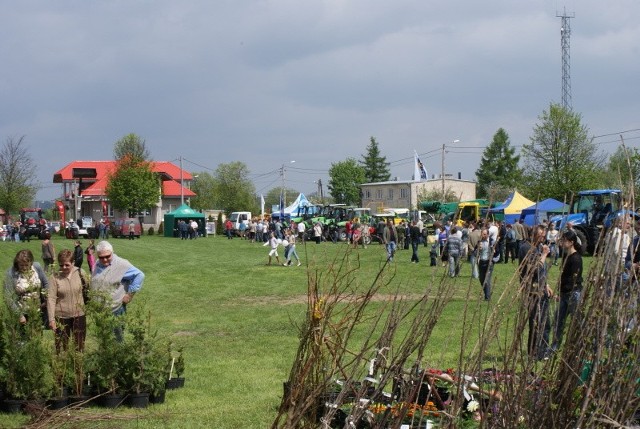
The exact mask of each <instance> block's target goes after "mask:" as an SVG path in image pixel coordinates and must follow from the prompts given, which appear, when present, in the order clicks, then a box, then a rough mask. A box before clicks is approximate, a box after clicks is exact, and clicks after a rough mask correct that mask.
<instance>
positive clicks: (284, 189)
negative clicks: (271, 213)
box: [280, 161, 295, 207]
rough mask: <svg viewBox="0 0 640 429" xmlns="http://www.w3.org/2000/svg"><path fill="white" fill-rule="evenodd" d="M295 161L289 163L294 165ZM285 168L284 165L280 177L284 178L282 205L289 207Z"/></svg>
mask: <svg viewBox="0 0 640 429" xmlns="http://www.w3.org/2000/svg"><path fill="white" fill-rule="evenodd" d="M294 162H295V161H289V164H293V163H294ZM285 171H286V170H285V168H284V163H282V167H280V175H281V176H282V193H281V195H282V204H283V205H284V207H286V206H287V192H286V182H287V179H286V177H285Z"/></svg>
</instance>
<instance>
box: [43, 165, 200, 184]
mask: <svg viewBox="0 0 640 429" xmlns="http://www.w3.org/2000/svg"><path fill="white" fill-rule="evenodd" d="M115 166H116V161H73V162H72V163H70V164H67V165H66V166H64V167H63V168H61V169H60V170H58V171H56V172H55V173H54V174H53V183H62V182H63V181H71V180H73V169H74V168H95V170H96V175H97V179H98V180H100V179H101V178H103V177H105V176H107V175H108V174H109V172H110V171H112V170H113V169H114V168H115ZM151 166H152V169H153V171H155V172H156V173H163V174H165V175H166V176H167V177H169V178H170V179H173V180H180V167H178V166H177V165H175V164H173V163H171V162H168V161H151ZM182 176H183V177H182V179H184V180H193V176H192V175H191V173H189V172H188V171H186V170H182Z"/></svg>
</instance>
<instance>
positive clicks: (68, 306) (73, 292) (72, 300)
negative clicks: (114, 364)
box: [47, 249, 89, 352]
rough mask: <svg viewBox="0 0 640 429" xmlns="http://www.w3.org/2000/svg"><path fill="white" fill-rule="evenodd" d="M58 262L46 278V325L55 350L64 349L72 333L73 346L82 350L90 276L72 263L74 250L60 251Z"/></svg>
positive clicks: (85, 332)
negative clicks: (47, 289)
mask: <svg viewBox="0 0 640 429" xmlns="http://www.w3.org/2000/svg"><path fill="white" fill-rule="evenodd" d="M58 264H59V266H60V271H59V272H58V273H56V274H53V275H52V276H51V277H50V278H49V291H48V294H47V314H48V317H49V320H48V323H49V327H50V328H51V329H52V330H53V332H55V345H56V351H57V352H60V350H61V349H63V350H67V346H68V343H69V338H72V336H73V339H74V344H75V348H76V350H77V351H83V350H84V340H85V337H86V334H87V320H86V317H85V311H84V295H85V294H86V290H87V288H88V287H89V286H88V285H89V278H88V276H87V275H86V274H85V272H84V271H83V270H82V269H80V268H77V267H76V266H74V265H73V254H72V253H71V251H70V250H68V249H64V250H63V251H61V252H60V254H59V255H58Z"/></svg>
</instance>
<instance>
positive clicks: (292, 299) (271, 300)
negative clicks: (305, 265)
mask: <svg viewBox="0 0 640 429" xmlns="http://www.w3.org/2000/svg"><path fill="white" fill-rule="evenodd" d="M420 298H422V295H421V294H418V293H413V294H406V295H398V299H402V300H405V301H417V300H419V299H420ZM393 299H394V296H393V295H391V294H378V295H375V296H374V297H373V298H372V300H371V301H373V302H384V301H391V300H393ZM240 303H242V304H258V305H272V304H280V305H289V304H306V303H307V295H294V296H287V297H280V296H243V297H239V298H237V299H236V300H234V302H229V303H228V305H237V304H240Z"/></svg>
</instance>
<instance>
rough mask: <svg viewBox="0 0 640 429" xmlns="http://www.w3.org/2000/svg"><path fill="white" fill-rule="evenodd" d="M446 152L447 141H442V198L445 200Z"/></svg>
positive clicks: (455, 141) (456, 140)
mask: <svg viewBox="0 0 640 429" xmlns="http://www.w3.org/2000/svg"><path fill="white" fill-rule="evenodd" d="M459 141H460V140H458V139H455V140H454V141H452V142H451V144H454V143H458V142H459ZM445 152H446V143H442V199H443V200H444V196H445V192H446V189H445V186H444V154H445Z"/></svg>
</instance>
